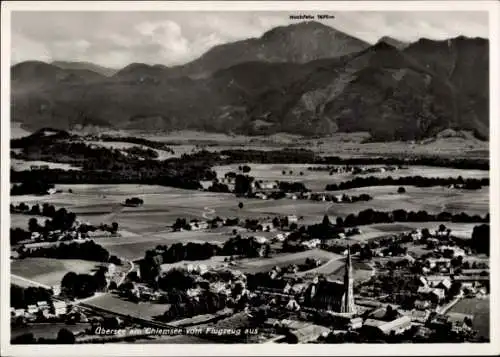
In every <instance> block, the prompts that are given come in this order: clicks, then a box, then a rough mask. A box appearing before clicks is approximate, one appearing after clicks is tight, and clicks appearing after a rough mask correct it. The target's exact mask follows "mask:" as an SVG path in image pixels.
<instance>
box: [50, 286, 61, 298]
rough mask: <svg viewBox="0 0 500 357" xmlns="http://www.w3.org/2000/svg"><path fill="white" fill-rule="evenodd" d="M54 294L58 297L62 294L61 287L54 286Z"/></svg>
mask: <svg viewBox="0 0 500 357" xmlns="http://www.w3.org/2000/svg"><path fill="white" fill-rule="evenodd" d="M52 293H53V294H54V296H58V295H60V294H61V285H53V286H52Z"/></svg>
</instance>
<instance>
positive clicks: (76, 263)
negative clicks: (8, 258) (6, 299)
mask: <svg viewBox="0 0 500 357" xmlns="http://www.w3.org/2000/svg"><path fill="white" fill-rule="evenodd" d="M99 265H100V264H99V263H96V262H91V261H87V260H78V259H51V258H25V259H20V260H14V261H12V262H11V265H10V271H11V274H12V275H17V276H20V277H22V278H26V279H29V280H33V281H35V282H37V283H40V284H44V285H47V286H54V285H59V284H60V283H61V280H62V278H63V277H64V275H66V273H69V272H70V271H72V272H75V273H77V274H84V273H87V274H89V273H93V272H94V271H95V270H96V269H97V268H98V266H99ZM12 282H13V283H15V279H13V281H12Z"/></svg>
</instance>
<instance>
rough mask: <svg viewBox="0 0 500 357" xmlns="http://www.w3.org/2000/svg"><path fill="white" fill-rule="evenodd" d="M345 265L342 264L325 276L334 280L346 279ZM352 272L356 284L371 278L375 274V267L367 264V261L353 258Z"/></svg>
mask: <svg viewBox="0 0 500 357" xmlns="http://www.w3.org/2000/svg"><path fill="white" fill-rule="evenodd" d="M344 267H345V265H344V264H342V265H341V266H340V267H339V268H338V269H337V270H335V271H334V272H332V273H330V274H329V275H327V273H325V276H327V277H328V278H329V279H332V280H342V279H344V274H345V268H344ZM352 274H353V279H354V284H358V283H361V282H363V281H366V280H368V279H370V277H371V276H372V274H373V269H372V267H371V266H369V265H368V264H366V263H365V262H361V261H357V260H355V259H353V260H352Z"/></svg>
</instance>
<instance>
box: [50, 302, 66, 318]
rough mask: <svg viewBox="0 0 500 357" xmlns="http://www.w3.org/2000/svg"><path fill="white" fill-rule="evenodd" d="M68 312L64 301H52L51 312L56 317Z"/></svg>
mask: <svg viewBox="0 0 500 357" xmlns="http://www.w3.org/2000/svg"><path fill="white" fill-rule="evenodd" d="M67 310H68V306H67V305H66V302H64V301H53V302H52V311H53V314H54V315H56V316H60V315H65V314H66V312H67Z"/></svg>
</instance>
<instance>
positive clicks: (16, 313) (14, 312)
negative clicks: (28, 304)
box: [13, 309, 26, 317]
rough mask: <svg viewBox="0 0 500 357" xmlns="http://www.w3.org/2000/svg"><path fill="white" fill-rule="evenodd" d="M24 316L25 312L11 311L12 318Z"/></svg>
mask: <svg viewBox="0 0 500 357" xmlns="http://www.w3.org/2000/svg"><path fill="white" fill-rule="evenodd" d="M25 314H26V310H24V309H15V310H14V311H13V316H14V317H21V316H24V315H25Z"/></svg>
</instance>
